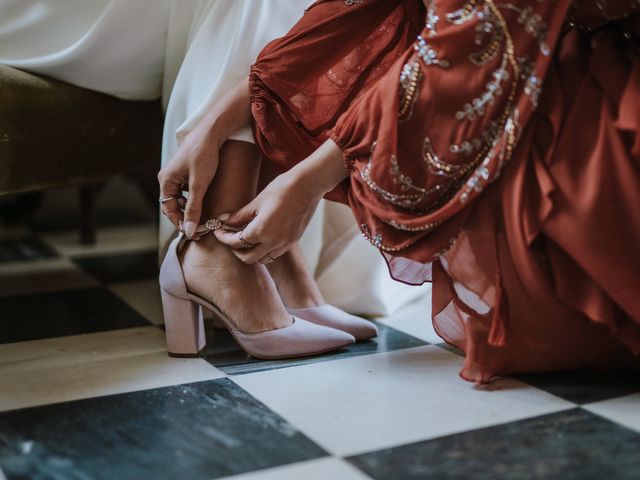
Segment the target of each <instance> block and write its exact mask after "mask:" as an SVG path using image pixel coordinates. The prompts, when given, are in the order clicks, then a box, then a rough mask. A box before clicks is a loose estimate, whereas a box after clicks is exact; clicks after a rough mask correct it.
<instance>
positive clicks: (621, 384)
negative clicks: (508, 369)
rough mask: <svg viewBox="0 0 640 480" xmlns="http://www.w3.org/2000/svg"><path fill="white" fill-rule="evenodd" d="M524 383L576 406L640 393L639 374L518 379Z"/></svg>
mask: <svg viewBox="0 0 640 480" xmlns="http://www.w3.org/2000/svg"><path fill="white" fill-rule="evenodd" d="M517 378H519V379H520V380H522V381H523V382H526V383H528V384H529V385H533V386H535V387H537V388H539V389H541V390H544V391H546V392H549V393H552V394H554V395H556V396H558V397H561V398H564V399H566V400H569V401H571V402H574V403H577V404H584V403H591V402H597V401H600V400H606V399H608V398H615V397H620V396H623V395H628V394H631V393H636V392H640V371H637V370H630V369H628V370H627V369H625V370H617V371H602V372H594V371H586V370H585V371H575V372H551V373H531V374H524V375H518V376H517Z"/></svg>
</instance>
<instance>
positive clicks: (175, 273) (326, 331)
mask: <svg viewBox="0 0 640 480" xmlns="http://www.w3.org/2000/svg"><path fill="white" fill-rule="evenodd" d="M221 226H222V224H221V222H220V221H219V220H216V219H210V220H207V222H206V223H205V224H204V225H201V226H200V227H198V229H197V230H196V238H195V239H197V238H200V236H202V235H204V234H207V233H209V232H213V231H215V230H217V229H218V228H220V227H221ZM186 240H187V239H186V237H184V235H183V234H182V233H180V234H179V235H178V237H177V238H176V239H175V240H174V241H173V242H172V243H171V245H170V246H169V250H168V251H167V255H166V257H165V259H164V262H162V267H161V268H160V293H161V296H162V308H163V311H164V323H165V330H166V338H167V350H168V353H169V356H172V357H197V356H198V354H199V352H200V351H201V350H202V349H203V348H204V347H205V344H206V338H205V334H204V322H203V312H202V309H203V307H204V308H206V309H207V310H210V311H212V312H214V313H215V314H216V315H217V316H218V318H219V319H220V320H221V321H222V322H224V324H225V325H226V327H227V328H228V329H229V332H230V333H231V334H232V335H233V336H234V338H235V339H236V341H237V342H238V343H239V344H240V346H241V347H242V348H243V349H244V350H245V351H246V352H247V353H249V354H250V355H252V356H254V357H256V358H261V359H269V360H272V359H284V358H294V357H304V356H311V355H318V354H321V353H325V352H329V351H331V350H336V349H338V348H342V347H345V346H347V345H350V344H352V343H354V342H355V338H354V337H353V336H352V335H350V334H348V333H346V332H343V331H341V330H335V329H333V328H329V327H323V326H321V325H317V324H314V323H311V322H307V321H305V320H303V319H301V318H296V317H295V316H294V317H293V323H292V324H291V325H289V326H288V327H285V328H279V329H276V330H269V331H267V332H260V333H244V332H241V331H240V330H238V329H237V327H236V326H235V325H234V323H233V322H232V321H231V320H230V319H229V317H228V316H227V315H226V314H225V313H224V312H222V311H221V310H220V309H219V308H218V307H217V306H216V305H214V304H213V303H211V302H209V301H207V300H205V299H203V298H200V297H198V296H196V295H194V294H192V293H190V292H189V290H188V289H187V285H186V283H185V280H184V273H183V271H182V266H181V265H180V260H179V258H178V252H179V251H180V249H181V248H182V246H183V245H184V243H185V241H186Z"/></svg>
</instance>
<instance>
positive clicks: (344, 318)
mask: <svg viewBox="0 0 640 480" xmlns="http://www.w3.org/2000/svg"><path fill="white" fill-rule="evenodd" d="M268 268H269V273H270V274H271V276H272V278H273V280H274V282H275V284H276V287H277V289H278V293H279V294H280V297H281V298H282V300H283V301H284V303H285V305H287V310H288V311H289V313H291V314H293V315H295V316H297V317H299V318H302V319H304V320H307V321H308V322H312V323H315V324H317V325H323V326H325V327H331V328H335V329H338V330H342V331H343V332H347V333H350V334H351V335H353V336H354V337H355V338H356V339H357V340H368V339H370V338H373V337H375V336H377V335H378V328H377V327H376V326H375V325H374V324H373V323H372V322H370V321H368V320H365V319H363V318H360V317H357V316H355V315H351V314H350V313H347V312H345V311H343V310H341V309H339V308H337V307H334V306H333V305H329V304H327V303H326V301H325V300H324V298H323V297H322V294H321V293H320V289H319V288H318V284H317V283H316V281H315V280H314V279H313V277H312V276H311V273H310V272H309V270H308V269H307V267H306V264H305V262H304V259H303V257H302V252H301V250H300V247H298V246H297V245H296V246H295V247H294V248H292V249H291V250H289V252H287V253H286V254H284V255H283V256H282V257H280V258H279V259H278V261H277V262H273V263H270V264H268Z"/></svg>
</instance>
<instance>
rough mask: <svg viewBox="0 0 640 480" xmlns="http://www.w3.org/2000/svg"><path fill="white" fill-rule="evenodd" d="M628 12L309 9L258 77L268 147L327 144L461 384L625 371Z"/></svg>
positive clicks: (635, 199) (637, 337) (635, 21)
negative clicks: (458, 360) (428, 309)
mask: <svg viewBox="0 0 640 480" xmlns="http://www.w3.org/2000/svg"><path fill="white" fill-rule="evenodd" d="M639 6H640V5H639V2H637V1H620V0H608V1H606V2H605V1H590V0H584V1H581V0H577V1H575V2H573V3H570V2H569V1H568V0H555V1H547V0H543V1H539V0H511V1H510V2H508V3H507V2H505V3H499V2H494V1H491V0H468V1H460V0H458V1H455V0H435V1H431V2H429V1H425V2H424V4H423V2H421V1H419V0H346V1H345V0H325V1H318V2H316V3H315V4H313V5H312V6H311V7H310V8H309V9H308V11H307V12H306V13H305V15H304V16H303V18H302V19H301V20H300V21H299V22H298V23H297V24H296V25H295V26H294V27H293V29H292V30H291V31H290V32H289V33H288V34H287V35H286V36H284V37H282V38H280V39H277V40H275V41H273V42H272V43H270V44H269V45H267V46H266V47H265V49H264V50H263V51H262V53H261V54H260V56H259V57H258V60H257V61H256V63H255V65H254V66H253V67H252V69H251V74H250V95H251V102H252V113H253V117H254V135H255V138H256V142H257V145H258V146H259V148H260V149H261V151H262V153H263V154H264V156H265V157H266V158H267V159H269V160H271V161H272V162H274V163H276V164H277V165H279V166H280V167H282V168H283V169H287V168H290V167H291V166H293V165H294V164H295V163H296V162H299V161H301V160H302V159H304V158H305V157H306V156H307V155H309V154H310V153H311V152H312V151H313V150H314V149H315V148H317V147H318V146H319V145H320V144H321V143H322V142H323V141H325V140H326V139H327V138H332V139H333V140H335V141H336V143H337V144H338V145H339V146H340V147H341V149H342V150H343V153H344V157H345V161H346V162H347V165H348V167H349V169H350V172H351V174H350V177H349V178H348V179H347V180H346V181H345V182H344V183H343V184H341V185H339V186H338V187H337V188H336V189H335V190H334V191H333V192H331V193H330V194H329V195H328V197H329V198H332V199H334V200H338V201H342V202H344V203H347V204H348V205H349V206H350V207H351V209H352V210H353V213H354V216H355V218H356V221H357V222H358V224H359V225H360V228H361V230H362V233H363V235H365V237H367V238H368V239H369V240H370V241H371V243H372V244H373V245H375V246H376V247H377V248H378V249H380V251H381V252H382V254H383V255H384V256H385V258H386V259H387V262H388V264H389V269H390V272H391V274H392V276H393V277H394V278H396V279H397V280H400V281H403V282H407V283H412V284H419V283H423V282H425V281H431V282H433V299H432V304H433V308H432V317H433V322H434V325H435V327H436V330H437V331H438V333H439V334H440V335H441V336H442V337H443V338H445V339H446V340H447V341H448V342H449V343H451V344H453V345H454V346H456V347H459V348H460V349H462V350H463V351H464V352H465V353H466V359H465V362H464V366H463V369H462V371H461V375H462V377H463V378H465V379H468V380H472V381H476V382H487V381H489V380H490V379H491V378H492V377H494V376H496V375H505V374H512V373H517V372H531V371H545V370H561V369H575V368H582V367H607V366H619V365H624V364H631V363H633V364H636V363H637V359H638V355H640V57H639V48H640V47H639V46H638V45H639V44H638V40H639V38H640V37H639V36H638V35H639V32H640V16H639V15H638V13H637V12H638V7H639Z"/></svg>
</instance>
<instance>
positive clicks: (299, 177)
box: [214, 140, 348, 263]
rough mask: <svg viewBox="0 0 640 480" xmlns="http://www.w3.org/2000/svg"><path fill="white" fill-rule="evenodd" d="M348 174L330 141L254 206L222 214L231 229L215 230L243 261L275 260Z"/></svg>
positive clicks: (277, 181)
mask: <svg viewBox="0 0 640 480" xmlns="http://www.w3.org/2000/svg"><path fill="white" fill-rule="evenodd" d="M347 175H348V172H347V170H346V168H345V166H344V162H343V159H342V152H341V151H340V149H339V148H338V146H337V145H336V144H335V143H334V142H333V141H332V140H327V141H326V142H325V143H324V144H323V145H322V146H321V147H320V148H318V150H316V151H315V152H314V153H313V154H311V155H310V156H309V157H307V158H306V159H305V160H303V161H302V162H300V163H299V164H298V165H296V166H295V167H293V168H292V169H291V170H289V171H288V172H286V173H283V174H282V175H280V176H278V177H277V178H276V179H275V180H273V181H272V182H271V183H270V184H269V185H267V187H266V188H265V189H264V190H263V191H262V192H260V194H259V195H258V196H257V197H256V198H255V199H254V200H253V201H251V202H250V203H249V204H248V205H246V206H245V207H243V208H241V209H240V210H238V211H237V212H235V213H232V214H230V215H229V216H228V217H227V216H220V217H219V218H220V220H222V221H223V222H224V225H225V226H226V227H227V228H223V229H219V230H216V231H215V232H214V233H215V235H216V237H217V238H218V240H219V241H220V242H222V243H224V244H226V245H228V246H229V247H231V248H232V250H233V253H234V254H235V255H236V256H237V257H238V258H239V259H240V260H242V261H243V262H245V263H255V262H260V263H269V262H272V261H274V260H276V259H277V258H278V257H279V256H281V255H282V254H284V253H285V252H286V251H287V250H289V249H290V248H291V247H292V246H293V245H294V244H295V242H297V241H298V240H299V239H300V237H301V236H302V234H303V233H304V230H305V228H306V227H307V225H308V224H309V222H310V221H311V217H312V216H313V213H314V212H315V210H316V206H317V205H318V202H319V201H320V200H321V199H322V196H323V195H324V194H325V193H327V192H328V191H330V190H332V189H333V188H334V187H335V186H336V185H337V184H338V183H340V181H342V180H343V179H344V178H346V177H347Z"/></svg>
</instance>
